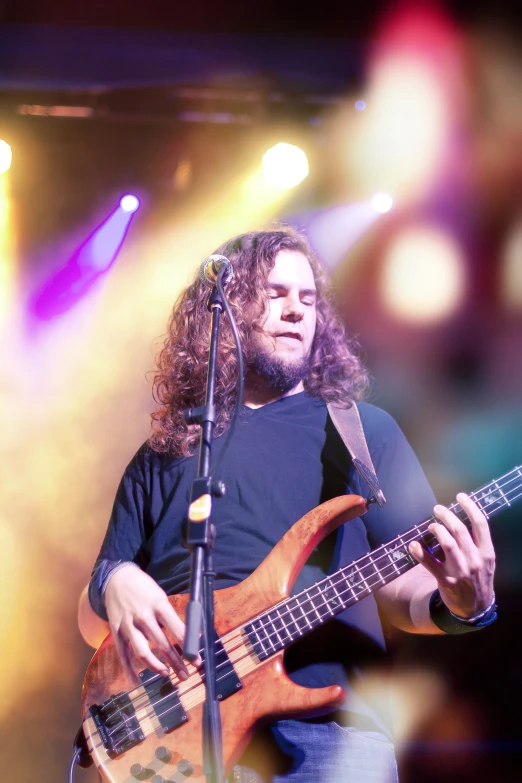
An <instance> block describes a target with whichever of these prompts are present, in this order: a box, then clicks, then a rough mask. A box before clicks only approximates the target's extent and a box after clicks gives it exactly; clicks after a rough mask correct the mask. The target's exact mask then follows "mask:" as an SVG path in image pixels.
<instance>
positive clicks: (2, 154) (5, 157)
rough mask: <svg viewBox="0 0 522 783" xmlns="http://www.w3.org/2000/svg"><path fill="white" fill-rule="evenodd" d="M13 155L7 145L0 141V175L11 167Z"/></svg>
mask: <svg viewBox="0 0 522 783" xmlns="http://www.w3.org/2000/svg"><path fill="white" fill-rule="evenodd" d="M12 159H13V153H12V150H11V147H10V146H9V144H8V143H7V142H6V141H4V140H3V139H1V140H0V174H4V173H5V172H6V171H7V170H8V169H9V168H10V166H11V161H12Z"/></svg>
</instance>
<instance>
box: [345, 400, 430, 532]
mask: <svg viewBox="0 0 522 783" xmlns="http://www.w3.org/2000/svg"><path fill="white" fill-rule="evenodd" d="M359 409H360V412H361V420H362V422H363V427H364V430H365V433H366V437H367V441H368V447H369V450H370V453H371V456H372V460H373V463H374V467H375V471H376V473H377V477H378V479H379V484H380V487H381V489H382V491H383V492H384V495H385V497H386V504H385V506H384V507H383V508H379V506H377V505H376V504H373V505H372V506H370V508H369V510H368V512H367V513H366V514H365V515H364V517H363V520H364V523H365V525H366V528H367V533H368V540H369V542H370V546H371V547H372V548H375V547H378V546H380V545H381V544H383V543H385V542H386V541H389V540H390V539H392V538H395V536H397V535H399V534H401V533H404V532H405V531H406V530H409V529H410V528H412V527H413V526H414V525H417V524H418V523H419V522H422V521H423V520H425V519H428V518H429V517H430V516H431V515H432V514H433V506H434V505H435V503H436V499H435V495H434V494H433V490H432V489H431V487H430V485H429V482H428V480H427V478H426V476H425V474H424V471H423V469H422V467H421V465H420V463H419V460H418V459H417V456H416V455H415V452H414V451H413V449H412V447H411V446H410V444H409V443H408V441H407V439H406V437H405V435H404V433H403V432H402V430H401V429H400V427H399V425H398V424H397V422H396V421H395V420H394V419H393V418H392V417H391V416H390V415H389V414H387V413H385V411H383V410H381V409H380V408H376V407H374V406H372V405H360V406H359ZM357 481H358V483H359V492H360V494H361V495H363V496H364V497H367V496H368V492H369V491H368V488H367V487H366V485H364V486H361V485H362V481H361V479H360V478H359V477H357Z"/></svg>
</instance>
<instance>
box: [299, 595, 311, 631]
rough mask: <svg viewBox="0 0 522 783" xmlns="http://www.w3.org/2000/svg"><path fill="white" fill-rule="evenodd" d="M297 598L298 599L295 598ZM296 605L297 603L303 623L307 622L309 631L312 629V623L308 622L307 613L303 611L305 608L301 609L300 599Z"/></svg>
mask: <svg viewBox="0 0 522 783" xmlns="http://www.w3.org/2000/svg"><path fill="white" fill-rule="evenodd" d="M297 600H298V601H299V599H297ZM297 605H298V607H299V609H300V610H301V612H302V615H303V618H304V621H305V623H306V624H307V626H308V629H309V630H310V631H311V630H312V629H313V625H312V623H311V622H310V620H309V619H308V615H307V613H306V612H305V610H304V609H303V605H302V604H301V602H300V601H299V602H298V604H297Z"/></svg>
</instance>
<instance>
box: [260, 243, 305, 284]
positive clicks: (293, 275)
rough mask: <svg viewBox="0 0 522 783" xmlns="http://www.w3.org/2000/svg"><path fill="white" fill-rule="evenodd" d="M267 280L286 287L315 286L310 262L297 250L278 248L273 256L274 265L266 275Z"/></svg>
mask: <svg viewBox="0 0 522 783" xmlns="http://www.w3.org/2000/svg"><path fill="white" fill-rule="evenodd" d="M267 282H268V283H269V284H274V283H278V284H280V285H285V286H288V287H290V286H297V287H299V288H307V289H314V288H315V280H314V274H313V272H312V267H311V266H310V262H309V261H308V259H307V257H306V256H305V255H304V254H303V253H301V252H300V251H299V250H280V251H279V253H278V254H277V255H276V257H275V263H274V267H273V269H272V270H271V272H270V274H269V275H268V278H267Z"/></svg>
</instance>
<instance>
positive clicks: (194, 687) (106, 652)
mask: <svg viewBox="0 0 522 783" xmlns="http://www.w3.org/2000/svg"><path fill="white" fill-rule="evenodd" d="M471 497H472V499H473V500H474V501H475V502H476V503H477V504H478V505H479V507H480V508H481V509H482V511H483V512H484V514H485V515H486V517H487V518H488V519H489V518H490V517H492V516H493V515H494V514H496V513H498V512H499V511H501V510H502V509H504V508H506V507H508V506H511V505H512V504H513V503H514V502H515V501H516V500H518V499H519V498H520V497H522V467H517V468H514V469H513V470H512V471H510V472H509V473H506V474H505V475H504V476H502V477H501V478H499V479H497V480H496V481H492V482H490V483H489V484H486V485H485V486H484V487H481V488H480V489H478V490H477V491H476V492H474V493H472V494H471ZM450 508H451V510H452V511H453V512H454V513H455V514H456V515H457V516H458V517H459V518H460V519H461V520H462V521H463V522H465V523H466V524H467V525H468V527H469V525H470V523H469V520H468V518H467V516H466V514H465V513H464V511H463V509H462V508H461V507H460V505H459V504H458V503H454V504H453V505H452V506H450ZM366 510H367V503H366V500H365V499H364V498H362V497H360V496H358V495H345V496H343V497H338V498H333V499H332V500H329V501H327V502H326V503H323V504H322V505H320V506H318V507H317V508H315V509H313V510H312V511H310V512H309V513H308V514H306V515H305V516H304V517H302V518H301V519H300V520H299V521H298V522H296V523H295V525H293V527H291V528H290V530H289V531H288V532H287V533H286V534H285V535H284V536H283V538H282V539H281V540H280V541H279V542H278V544H277V545H276V546H275V547H274V549H273V550H272V551H271V553H270V554H269V555H268V557H267V558H266V559H265V560H264V561H263V562H262V563H261V565H260V566H259V567H258V568H257V569H256V570H255V571H254V572H253V573H252V574H251V575H250V576H249V577H248V578H247V579H245V580H244V581H243V582H241V584H239V585H236V586H234V587H230V588H226V589H224V590H218V591H217V592H216V594H215V626H216V632H217V638H216V642H215V644H216V655H217V693H218V698H219V700H220V711H221V720H222V730H223V759H224V764H225V770H226V773H227V774H229V772H230V770H231V769H232V766H233V764H234V763H235V761H236V760H237V758H238V757H239V755H240V753H241V751H242V750H243V749H244V747H245V746H246V744H247V742H248V740H249V739H250V737H251V735H252V733H253V730H254V727H255V726H256V725H257V724H259V723H260V722H263V721H265V722H266V721H268V720H273V719H277V718H280V717H282V716H287V717H288V716H296V715H301V716H303V715H314V714H316V715H317V714H320V713H321V712H325V711H328V708H335V707H336V706H339V705H340V704H341V703H342V702H343V700H344V692H343V690H342V688H341V687H339V686H335V685H334V686H330V687H327V688H313V689H311V688H303V687H301V686H299V685H296V684H295V683H293V682H292V681H291V680H290V679H289V678H288V677H287V675H286V673H285V671H284V667H283V653H284V650H285V649H286V647H288V646H289V645H290V644H292V642H294V641H295V640H296V639H298V638H299V637H301V636H303V635H304V634H307V633H309V632H310V631H313V630H314V628H317V627H318V626H319V625H322V624H323V623H325V622H327V621H328V620H329V619H330V618H331V617H335V616H336V615H337V614H339V613H340V612H342V611H343V610H344V609H346V608H348V607H350V606H352V605H353V604H355V603H357V602H358V601H360V600H361V599H362V598H365V597H366V596H367V595H369V594H370V593H373V592H374V591H375V590H377V589H378V588H379V587H382V585H385V584H388V582H391V581H392V580H393V579H395V578H396V577H398V576H400V575H401V574H403V573H405V572H406V571H408V570H409V569H410V568H412V567H413V566H415V565H416V564H417V563H416V561H415V560H414V558H413V557H412V556H411V555H410V553H409V551H408V545H409V544H410V543H411V542H412V541H420V542H421V543H422V544H423V546H425V547H427V548H429V551H431V552H432V553H433V554H435V555H437V552H440V548H439V546H438V542H437V540H436V539H435V538H434V536H432V535H431V533H430V532H429V531H428V527H429V525H430V524H431V523H432V522H433V521H434V518H433V517H431V518H430V519H427V520H424V521H423V522H421V523H420V524H418V525H415V527H413V528H412V529H411V530H408V531H407V532H405V533H402V534H401V535H400V536H397V537H396V538H394V539H393V540H391V541H389V542H387V543H386V544H383V545H382V546H380V547H379V548H377V549H375V550H373V551H372V552H370V553H369V554H367V555H365V556H363V557H361V558H359V559H358V560H355V561H354V562H352V563H350V565H348V566H346V567H344V568H341V569H340V570H339V571H337V572H336V573H334V574H332V575H331V576H328V577H326V578H325V579H322V580H321V581H319V582H317V583H316V584H315V585H313V587H311V588H309V589H308V590H304V591H303V592H301V593H299V594H298V595H294V596H291V597H290V593H291V590H292V587H293V584H294V582H295V579H296V577H297V574H298V573H299V571H300V569H301V568H302V567H303V565H304V563H305V562H306V560H307V559H308V557H309V556H310V554H311V552H312V551H313V549H314V548H315V547H316V546H317V544H318V543H319V542H320V541H321V540H322V539H323V538H324V537H325V536H326V535H328V533H330V532H331V531H333V530H335V529H336V528H337V527H338V526H339V525H341V524H342V523H343V522H346V521H348V520H350V519H353V518H355V517H358V516H361V515H362V514H364V513H365V511H366ZM169 600H170V602H171V603H172V606H173V607H174V609H175V610H176V611H177V612H178V614H179V615H180V616H181V617H184V614H185V608H186V604H187V601H188V595H178V596H171V597H170V598H169ZM188 668H189V677H188V679H187V680H185V681H180V680H179V679H178V678H177V676H176V675H175V674H174V673H172V672H171V674H170V676H168V677H166V676H161V675H159V674H156V673H154V672H152V671H150V670H147V669H146V670H144V671H142V672H140V684H139V685H136V684H133V683H130V681H129V680H128V679H127V677H126V675H125V674H124V672H123V670H122V667H121V665H120V663H119V659H118V656H117V654H116V651H115V648H114V644H113V642H112V639H111V636H110V635H109V636H108V637H107V638H106V639H105V641H104V642H103V644H102V645H101V647H100V648H99V650H98V651H97V652H96V653H95V655H94V657H93V659H92V661H91V663H90V664H89V667H88V669H87V673H86V676H85V681H84V685H83V692H82V721H83V723H82V725H83V731H84V734H85V738H86V741H87V747H88V750H89V753H90V754H91V757H92V759H93V761H94V763H95V764H96V766H97V768H98V771H99V772H100V774H101V776H102V778H103V779H104V780H106V781H108V783H135V781H137V780H138V781H150V783H166V782H167V781H169V783H174V782H176V783H180V782H181V781H186V780H187V779H188V778H190V780H191V783H204V780H205V775H204V773H203V768H202V765H203V731H202V715H203V702H204V698H205V684H204V674H203V673H202V672H201V671H199V670H196V669H195V668H194V667H193V666H191V665H189V667H188Z"/></svg>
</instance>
